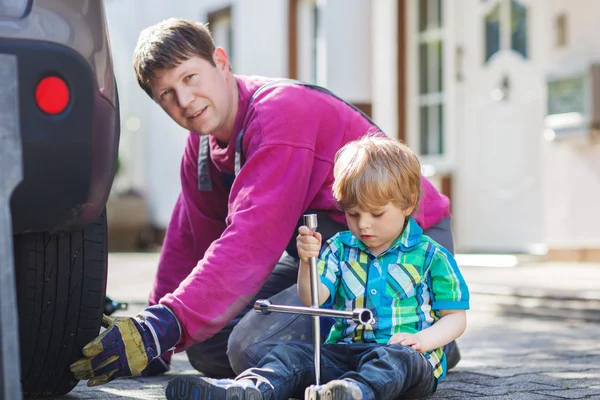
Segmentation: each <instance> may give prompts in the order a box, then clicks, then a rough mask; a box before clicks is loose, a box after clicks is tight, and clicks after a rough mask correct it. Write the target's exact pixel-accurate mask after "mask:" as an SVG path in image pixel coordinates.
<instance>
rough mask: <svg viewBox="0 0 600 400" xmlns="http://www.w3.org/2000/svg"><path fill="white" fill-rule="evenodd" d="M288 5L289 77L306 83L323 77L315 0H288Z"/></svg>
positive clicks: (317, 4) (318, 5)
mask: <svg viewBox="0 0 600 400" xmlns="http://www.w3.org/2000/svg"><path fill="white" fill-rule="evenodd" d="M289 7H290V24H289V26H290V32H289V35H290V43H289V47H290V54H289V55H288V60H289V63H290V68H289V69H290V72H289V76H290V78H294V79H299V80H301V81H304V82H308V83H319V81H323V80H324V79H323V77H322V76H321V75H323V73H324V70H323V69H322V68H321V64H322V62H321V64H320V63H319V60H321V61H324V55H325V52H324V48H320V47H322V46H324V38H323V34H322V32H321V23H320V20H319V18H320V15H321V13H320V8H321V7H322V5H320V4H319V1H318V0H291V1H290V2H289Z"/></svg>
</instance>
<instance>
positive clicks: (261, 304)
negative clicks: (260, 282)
mask: <svg viewBox="0 0 600 400" xmlns="http://www.w3.org/2000/svg"><path fill="white" fill-rule="evenodd" d="M270 305H271V301H270V300H267V299H262V300H256V301H255V302H254V311H255V312H256V313H257V314H262V315H269V314H271V310H269V306H270Z"/></svg>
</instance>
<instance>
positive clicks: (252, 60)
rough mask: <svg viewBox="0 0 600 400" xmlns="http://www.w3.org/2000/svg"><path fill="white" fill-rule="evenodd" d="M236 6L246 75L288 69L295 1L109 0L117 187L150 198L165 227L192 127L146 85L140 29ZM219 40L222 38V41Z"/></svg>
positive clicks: (239, 55) (237, 65) (154, 219)
mask: <svg viewBox="0 0 600 400" xmlns="http://www.w3.org/2000/svg"><path fill="white" fill-rule="evenodd" d="M230 5H231V6H232V21H233V23H234V25H235V26H234V29H233V49H234V50H233V53H234V54H232V55H230V56H231V58H232V63H233V68H234V71H235V72H236V73H240V74H258V75H267V76H285V74H286V73H287V58H286V54H287V53H286V51H287V48H286V46H287V42H286V40H287V27H286V19H285V18H284V16H285V15H286V12H287V2H284V1H280V0H244V1H239V0H238V1H235V0H234V1H226V0H203V1H201V2H191V1H190V2H187V1H173V2H165V1H163V0H106V1H105V7H106V15H107V21H108V27H109V33H110V37H111V45H112V50H113V62H114V67H115V71H116V77H117V84H118V88H119V96H120V103H121V146H120V159H121V164H122V173H120V174H119V175H120V176H119V177H117V179H116V181H115V192H119V191H125V190H130V189H133V190H134V191H136V192H139V193H140V194H141V195H142V196H144V198H145V199H146V201H147V203H148V212H149V218H150V223H151V224H152V225H153V226H154V227H157V228H165V227H166V226H167V224H168V222H169V220H170V217H171V212H172V210H173V206H174V204H175V201H176V200H177V196H178V194H179V192H180V190H181V185H180V181H179V169H180V162H181V156H182V154H183V150H184V147H185V141H186V138H187V132H186V131H185V130H184V129H183V128H181V127H180V126H179V125H177V124H176V123H175V122H173V121H172V120H171V119H170V118H169V117H168V116H167V114H165V113H164V112H162V110H161V109H160V108H159V106H158V105H157V104H155V103H154V101H152V100H151V99H150V98H149V97H148V96H147V95H146V93H145V92H144V91H143V90H141V89H140V87H139V86H138V84H137V81H136V80H135V77H134V75H133V68H132V55H133V50H134V48H135V44H136V43H137V38H138V35H139V33H140V31H141V30H142V29H144V28H146V27H148V26H150V25H152V24H155V23H157V22H159V21H161V20H163V19H166V18H169V17H176V18H191V19H196V20H199V21H203V22H204V21H206V20H207V15H208V13H210V12H212V11H215V10H219V9H222V8H224V7H227V6H230ZM217 45H218V43H217Z"/></svg>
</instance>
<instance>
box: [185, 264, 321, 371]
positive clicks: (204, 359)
mask: <svg viewBox="0 0 600 400" xmlns="http://www.w3.org/2000/svg"><path fill="white" fill-rule="evenodd" d="M297 277H298V265H297V263H296V261H295V260H294V259H293V258H292V257H290V256H288V255H283V256H282V257H281V258H280V260H279V262H278V264H277V266H276V267H275V269H274V270H273V273H272V274H271V275H270V277H269V279H268V280H267V282H266V283H265V284H264V285H263V287H262V288H261V290H260V292H259V293H258V294H257V295H256V299H259V298H262V299H265V298H270V297H272V296H273V295H274V294H276V293H279V292H281V291H283V290H284V289H286V288H288V287H290V286H291V285H293V284H295V283H296V280H297ZM296 297H297V296H296ZM253 306H254V301H252V302H251V303H250V304H248V306H246V307H245V308H244V310H242V312H241V313H240V314H239V315H238V316H237V317H236V318H234V319H233V320H232V321H231V322H229V323H228V324H227V325H226V326H225V327H224V328H223V329H222V330H221V331H219V332H218V333H217V334H216V335H215V336H213V337H211V338H210V339H208V340H205V341H204V342H202V343H198V344H195V345H193V346H191V347H190V348H189V349H188V350H186V352H187V355H188V359H189V361H190V364H192V366H193V367H194V368H195V369H197V370H198V371H199V372H201V373H203V374H204V375H206V376H209V377H218V378H227V377H234V376H235V373H234V372H233V370H232V369H231V364H230V362H229V358H228V356H227V343H228V341H229V339H230V335H232V332H235V329H234V328H235V327H236V325H237V324H238V323H239V322H240V321H241V320H242V319H243V317H244V315H246V314H248V315H253V314H255V313H254V311H252V307H253ZM207 307H210V304H207ZM286 315H288V316H292V317H294V316H295V315H292V314H279V313H278V314H275V313H273V314H271V315H269V316H265V317H263V318H267V319H269V318H271V317H272V316H274V318H271V320H273V319H275V321H273V323H281V324H284V325H285V324H287V323H288V321H287V318H286V317H284V316H286ZM257 317H258V318H261V317H260V316H259V315H257ZM279 320H281V322H278V321H279ZM257 322H258V323H260V325H257V327H256V328H258V329H259V330H262V329H264V327H265V325H264V324H265V322H266V321H265V320H264V319H263V320H261V321H257ZM309 328H310V325H309ZM308 332H311V331H310V330H309V331H308ZM249 333H250V332H242V333H241V334H240V335H238V338H239V339H238V341H239V340H241V339H243V337H244V335H248V334H249ZM256 362H258V360H256ZM253 365H255V364H253ZM243 369H245V368H243ZM243 369H242V370H243ZM238 371H239V370H238Z"/></svg>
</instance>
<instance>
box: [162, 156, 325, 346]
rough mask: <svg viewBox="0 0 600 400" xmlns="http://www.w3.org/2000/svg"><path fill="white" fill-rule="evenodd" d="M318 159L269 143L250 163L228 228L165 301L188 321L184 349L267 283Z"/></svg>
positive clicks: (234, 195)
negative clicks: (309, 172) (311, 170)
mask: <svg viewBox="0 0 600 400" xmlns="http://www.w3.org/2000/svg"><path fill="white" fill-rule="evenodd" d="M313 158H314V154H313V151H312V150H311V149H306V148H297V147H295V146H293V145H292V144H289V145H288V144H286V145H274V146H264V147H262V148H260V149H258V150H257V151H256V152H255V153H254V154H253V155H252V156H251V157H249V158H248V159H247V160H246V163H245V165H244V167H243V168H242V169H241V171H240V173H239V174H238V176H237V177H236V179H235V181H234V184H233V187H232V189H231V194H230V203H229V215H228V216H227V220H226V222H227V228H226V229H225V230H224V232H223V234H222V235H221V236H220V237H219V238H217V239H216V240H214V241H213V242H212V244H211V245H210V246H209V247H208V249H207V250H206V252H205V254H204V257H203V258H202V259H201V260H200V261H199V262H198V264H197V265H196V267H195V268H194V269H193V271H192V273H191V274H190V275H189V277H188V278H187V279H186V280H185V281H184V282H182V284H181V285H180V286H179V288H178V289H177V290H175V291H174V292H173V293H172V294H167V295H166V296H165V297H164V298H163V299H162V300H161V301H160V303H161V304H164V305H166V306H168V307H169V308H170V309H172V310H173V312H174V313H175V315H176V316H177V318H178V319H179V321H180V322H181V324H182V331H183V335H182V341H181V342H180V343H179V345H178V348H177V349H178V350H183V349H185V348H187V347H189V346H190V345H192V344H194V343H197V342H200V341H204V340H206V339H208V338H209V337H211V336H213V335H214V334H215V333H217V332H218V331H219V330H220V329H222V327H223V326H225V325H226V324H227V323H228V322H229V321H230V320H231V319H233V318H234V317H235V316H236V315H238V314H239V312H240V311H241V310H242V309H243V308H244V306H245V305H246V304H248V302H250V301H251V300H252V299H253V298H254V295H255V294H256V293H257V292H258V291H259V289H260V288H261V287H262V285H263V284H264V282H265V281H266V279H267V278H268V276H269V274H270V273H271V272H272V270H273V268H274V266H275V265H276V263H277V260H278V259H279V257H280V256H281V254H282V253H283V250H284V249H285V247H286V245H287V243H288V241H289V238H290V236H291V235H292V234H293V232H294V230H295V226H296V222H297V221H298V219H299V218H300V216H301V215H302V213H303V212H304V210H306V208H307V207H308V203H307V200H306V198H307V188H308V181H309V176H310V175H309V174H307V173H306V171H310V169H311V166H312V164H313V161H314V160H313ZM290 160H294V162H293V163H292V162H290ZM282 166H285V168H283V167H282ZM198 228H199V229H201V228H202V227H201V226H199V227H198Z"/></svg>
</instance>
